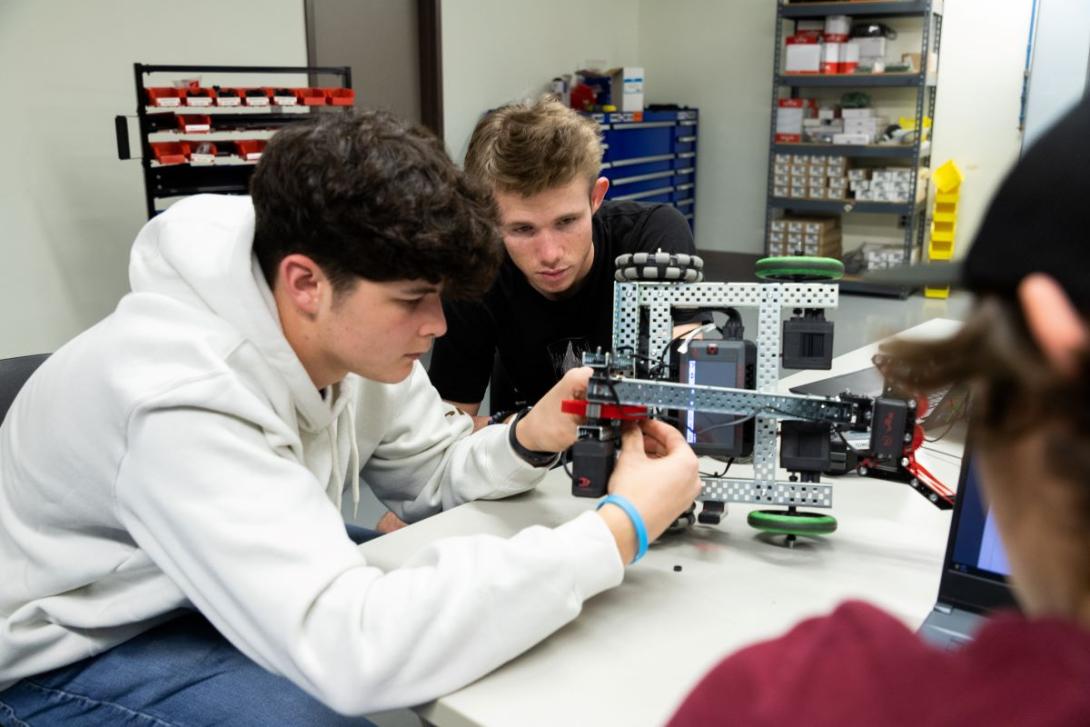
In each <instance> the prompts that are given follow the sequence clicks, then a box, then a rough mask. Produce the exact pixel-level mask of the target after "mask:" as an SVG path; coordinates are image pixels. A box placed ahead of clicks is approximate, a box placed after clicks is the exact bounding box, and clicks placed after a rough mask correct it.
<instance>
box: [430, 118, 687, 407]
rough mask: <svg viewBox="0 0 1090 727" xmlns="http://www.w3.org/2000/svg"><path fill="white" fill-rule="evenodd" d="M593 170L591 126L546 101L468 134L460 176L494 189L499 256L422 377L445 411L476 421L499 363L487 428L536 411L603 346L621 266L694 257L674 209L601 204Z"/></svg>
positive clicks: (602, 188)
mask: <svg viewBox="0 0 1090 727" xmlns="http://www.w3.org/2000/svg"><path fill="white" fill-rule="evenodd" d="M601 164H602V143H601V139H600V136H599V130H598V125H597V124H596V123H595V122H594V121H592V120H591V119H588V118H586V117H584V116H581V115H580V114H578V113H576V112H575V111H573V110H571V109H569V108H567V107H565V106H563V105H562V104H560V103H559V102H557V101H555V100H552V99H548V98H546V99H542V100H539V101H537V102H535V103H521V104H512V105H509V106H505V107H503V108H501V109H497V110H496V111H493V112H491V113H490V114H488V115H487V116H485V117H484V118H483V119H482V120H481V121H480V123H478V124H477V128H476V129H475V130H474V132H473V136H472V138H471V139H470V143H469V151H468V153H467V155H466V162H465V169H466V172H467V173H468V174H469V175H470V176H473V177H476V178H477V179H478V180H481V181H483V182H485V183H486V184H487V186H489V187H491V189H492V192H493V196H494V198H495V200H496V202H497V204H498V206H499V211H500V224H501V233H502V235H503V240H504V245H505V247H506V249H507V256H506V259H505V260H504V262H503V265H502V267H501V269H500V273H499V275H498V276H497V278H496V281H495V283H494V284H493V285H492V288H491V289H490V290H489V291H488V293H487V294H486V295H485V297H484V300H483V301H482V302H479V303H461V302H449V303H445V304H444V307H443V310H444V313H445V314H446V318H447V325H448V329H447V334H446V335H445V336H444V337H442V338H440V339H438V340H437V341H436V343H435V347H434V349H433V351H432V358H431V366H430V368H429V373H430V375H431V379H432V383H433V384H434V385H435V388H436V389H438V390H439V393H440V395H442V397H443V398H444V399H446V400H447V401H449V402H451V403H453V404H455V405H456V406H458V407H459V408H461V409H463V410H464V411H466V412H468V413H470V414H473V415H476V414H477V412H478V410H479V408H480V404H481V399H482V398H483V396H484V392H485V389H486V387H487V386H488V383H489V379H490V378H491V377H492V376H493V370H494V362H495V361H496V358H497V354H498V359H499V360H498V363H499V365H498V366H496V367H495V369H496V372H497V375H496V377H495V378H494V379H493V380H492V390H493V391H492V403H493V407H492V410H493V411H492V414H493V420H497V419H502V418H503V416H504V414H505V413H507V414H509V413H511V412H512V411H514V410H517V409H518V407H519V406H521V405H523V403H524V402H533V401H537V400H538V399H539V398H540V396H541V395H542V394H543V393H544V392H546V391H548V390H549V389H550V388H552V386H553V385H554V384H555V383H556V382H557V381H558V380H559V379H560V377H561V376H563V374H564V372H565V371H567V370H568V369H571V368H573V367H576V366H579V365H580V364H581V360H582V354H583V352H584V351H588V350H589V351H593V350H595V349H596V348H597V347H598V346H601V347H602V348H603V349H608V348H609V347H610V345H611V341H612V331H613V280H614V278H613V275H614V260H615V259H616V258H617V256H618V255H621V254H624V253H635V252H655V251H656V250H660V249H661V250H663V251H665V252H679V253H688V254H693V253H695V252H696V248H695V245H694V243H693V236H692V232H691V231H690V229H689V225H688V223H687V222H686V221H685V218H684V217H682V215H681V213H679V212H678V211H677V210H676V209H675V208H673V207H671V206H669V205H664V204H640V203H638V202H630V201H604V200H605V195H606V191H607V190H608V189H609V180H608V179H606V178H604V177H600V176H599V172H600V170H601ZM695 325H696V324H688V325H685V326H678V327H677V328H675V333H677V334H680V333H682V332H684V331H685V330H688V329H690V328H692V327H694V326H695ZM477 422H478V425H479V426H480V425H483V424H485V423H487V422H488V419H486V418H484V417H478V419H477Z"/></svg>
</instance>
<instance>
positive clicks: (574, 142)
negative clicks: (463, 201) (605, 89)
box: [465, 96, 602, 197]
mask: <svg viewBox="0 0 1090 727" xmlns="http://www.w3.org/2000/svg"><path fill="white" fill-rule="evenodd" d="M465 169H466V173H467V174H469V175H470V176H471V177H473V178H474V179H477V180H479V181H481V182H483V183H484V184H486V185H487V186H488V187H490V188H492V189H493V190H496V191H499V192H516V193H518V194H521V195H523V196H524V197H529V196H531V195H534V194H538V193H539V192H544V191H545V190H547V189H554V188H556V187H560V186H562V185H565V184H568V183H569V182H571V181H572V180H573V179H577V178H579V177H583V178H585V179H586V180H587V185H588V188H589V186H590V185H592V184H593V183H594V180H595V179H597V178H598V173H599V172H600V171H601V169H602V139H601V132H600V131H599V129H598V124H597V123H595V122H594V121H593V120H592V119H590V118H588V117H586V116H582V115H580V114H579V113H577V112H576V111H574V110H572V109H570V108H568V107H567V106H565V105H564V104H562V103H560V102H559V101H557V100H556V99H555V98H554V97H552V96H543V97H541V98H539V99H538V100H537V101H534V102H522V103H514V104H509V105H507V106H503V107H501V108H498V109H496V110H494V111H491V112H489V113H488V114H486V115H485V116H484V117H482V118H481V120H480V121H479V122H478V123H477V127H476V128H475V129H474V130H473V135H472V136H471V137H470V140H469V150H468V151H467V152H466V161H465Z"/></svg>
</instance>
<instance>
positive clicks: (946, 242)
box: [902, 120, 962, 298]
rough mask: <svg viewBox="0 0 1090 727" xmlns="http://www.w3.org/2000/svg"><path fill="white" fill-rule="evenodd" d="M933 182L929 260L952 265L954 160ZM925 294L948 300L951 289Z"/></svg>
mask: <svg viewBox="0 0 1090 727" xmlns="http://www.w3.org/2000/svg"><path fill="white" fill-rule="evenodd" d="M902 123H903V120H902ZM925 126H926V124H925ZM931 178H932V179H933V180H934V182H935V205H934V207H933V208H932V210H931V240H930V241H929V243H928V245H927V259H928V260H931V261H935V262H938V261H949V260H953V259H954V239H955V237H956V232H957V220H958V199H959V197H960V196H961V181H962V176H961V170H960V169H958V166H957V165H956V164H954V161H953V160H952V159H951V160H948V161H947V162H946V163H944V164H943V165H942V166H940V167H939V168H938V169H936V170H935V171H934V173H933V174H932V175H931ZM923 294H924V297H926V298H949V297H950V288H949V286H942V287H925V288H924V289H923Z"/></svg>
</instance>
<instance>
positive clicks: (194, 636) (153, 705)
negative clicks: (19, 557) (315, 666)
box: [0, 525, 377, 727]
mask: <svg viewBox="0 0 1090 727" xmlns="http://www.w3.org/2000/svg"><path fill="white" fill-rule="evenodd" d="M347 528H348V531H349V537H350V538H352V540H354V541H356V542H363V541H364V540H368V539H370V538H371V537H374V536H375V535H377V533H375V532H374V531H368V530H366V529H365V528H359V527H356V526H354V525H349V526H347ZM0 725H2V726H3V727H24V726H25V725H29V726H31V727H38V725H43V726H44V725H79V726H82V725H87V726H92V725H94V726H98V725H102V726H103V727H105V726H106V725H109V726H110V727H114V726H115V725H132V726H134V727H135V726H139V727H182V726H183V725H184V726H185V727H199V726H201V725H224V726H225V727H249V726H251V725H252V726H253V727H258V725H262V726H267V725H300V726H301V727H319V726H324V725H335V726H336V727H341V726H342V725H344V726H347V725H353V726H355V727H359V726H361V725H370V726H371V727H373V724H372V723H371V722H370V721H368V720H366V719H364V718H362V717H344V716H341V715H339V714H337V713H336V712H334V711H333V710H331V709H329V708H328V707H326V706H325V705H323V704H322V703H321V702H319V701H318V700H316V699H315V698H314V697H311V696H310V695H309V694H307V693H306V692H304V691H303V690H302V689H300V688H299V687H297V686H295V685H294V684H292V683H291V682H290V681H288V680H287V679H285V678H284V677H280V676H276V675H274V674H271V673H270V672H267V671H265V670H264V669H262V668H261V667H260V666H258V665H257V664H255V663H254V662H252V661H251V660H250V659H249V658H248V657H246V656H245V655H243V654H242V652H240V651H239V650H238V649H236V648H235V647H234V646H232V645H231V644H230V643H229V642H228V641H227V640H226V639H225V638H223V637H222V636H221V635H220V634H219V632H218V631H216V629H215V628H213V626H212V624H210V623H209V622H208V621H207V620H206V619H205V618H204V617H203V616H201V615H200V614H197V613H188V614H185V615H182V616H179V617H178V618H175V619H172V620H170V621H167V622H166V623H163V624H160V625H159V626H157V627H155V628H153V629H150V630H148V631H146V632H144V633H142V634H140V635H139V636H136V637H134V638H132V639H130V640H128V641H126V642H124V643H123V644H119V645H118V646H115V647H114V648H112V649H110V650H109V651H106V652H103V653H102V654H99V655H97V656H93V657H90V658H88V659H84V660H82V661H78V662H76V663H75V664H70V665H68V666H64V667H61V668H59V669H54V670H53V671H49V672H45V673H44V674H37V675H35V676H33V677H27V678H26V679H23V680H22V681H19V682H17V683H16V684H14V685H12V686H11V687H9V688H8V689H6V690H4V691H3V692H0Z"/></svg>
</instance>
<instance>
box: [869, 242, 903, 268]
mask: <svg viewBox="0 0 1090 727" xmlns="http://www.w3.org/2000/svg"><path fill="white" fill-rule="evenodd" d="M860 249H861V250H862V252H863V268H864V270H885V269H887V268H897V267H900V266H902V265H904V264H905V251H904V250H903V249H902V248H900V247H895V246H893V245H884V244H880V243H875V242H864V243H863V245H862V246H861V248H860Z"/></svg>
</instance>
